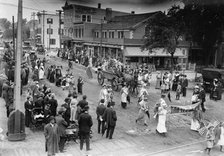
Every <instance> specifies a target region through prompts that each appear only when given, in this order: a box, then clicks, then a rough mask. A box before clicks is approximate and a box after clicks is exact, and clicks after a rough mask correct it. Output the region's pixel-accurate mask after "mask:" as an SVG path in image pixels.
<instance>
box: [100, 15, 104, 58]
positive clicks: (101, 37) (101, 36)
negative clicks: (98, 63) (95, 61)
mask: <svg viewBox="0 0 224 156" xmlns="http://www.w3.org/2000/svg"><path fill="white" fill-rule="evenodd" d="M102 42H103V19H101V20H100V56H101V55H102ZM100 56H99V57H100ZM103 56H104V55H103Z"/></svg>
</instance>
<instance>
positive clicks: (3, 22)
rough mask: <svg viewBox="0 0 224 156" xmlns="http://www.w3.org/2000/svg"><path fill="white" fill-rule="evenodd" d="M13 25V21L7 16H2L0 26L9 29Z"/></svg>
mask: <svg viewBox="0 0 224 156" xmlns="http://www.w3.org/2000/svg"><path fill="white" fill-rule="evenodd" d="M10 26H11V22H10V21H8V20H7V19H6V18H0V28H2V29H3V31H4V30H7V29H9V28H10Z"/></svg>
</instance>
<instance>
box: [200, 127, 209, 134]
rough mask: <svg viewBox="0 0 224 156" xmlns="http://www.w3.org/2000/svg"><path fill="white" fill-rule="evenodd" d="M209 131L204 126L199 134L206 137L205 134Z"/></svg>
mask: <svg viewBox="0 0 224 156" xmlns="http://www.w3.org/2000/svg"><path fill="white" fill-rule="evenodd" d="M207 130H208V129H207V127H206V126H204V127H202V128H200V129H199V130H198V133H199V134H200V135H204V134H205V133H206V131H207Z"/></svg>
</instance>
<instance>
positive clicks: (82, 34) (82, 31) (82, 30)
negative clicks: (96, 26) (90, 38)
mask: <svg viewBox="0 0 224 156" xmlns="http://www.w3.org/2000/svg"><path fill="white" fill-rule="evenodd" d="M83 36H84V29H83V28H82V29H81V37H83Z"/></svg>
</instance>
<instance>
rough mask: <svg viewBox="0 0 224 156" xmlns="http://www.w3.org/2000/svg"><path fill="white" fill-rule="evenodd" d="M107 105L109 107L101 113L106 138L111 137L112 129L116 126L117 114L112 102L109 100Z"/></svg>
mask: <svg viewBox="0 0 224 156" xmlns="http://www.w3.org/2000/svg"><path fill="white" fill-rule="evenodd" d="M108 105H109V107H108V108H107V109H106V110H105V112H104V114H103V120H104V121H105V122H106V128H107V133H106V138H108V137H109V139H112V136H113V133H114V129H115V126H116V121H117V115H116V111H115V110H114V103H113V102H112V103H111V102H110V103H109V104H108Z"/></svg>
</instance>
